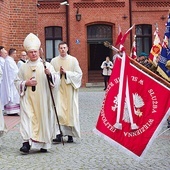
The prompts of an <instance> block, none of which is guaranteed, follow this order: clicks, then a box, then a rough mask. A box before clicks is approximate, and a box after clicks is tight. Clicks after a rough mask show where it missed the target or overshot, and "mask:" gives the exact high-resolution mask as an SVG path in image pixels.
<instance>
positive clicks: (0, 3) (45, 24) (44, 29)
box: [0, 0, 170, 86]
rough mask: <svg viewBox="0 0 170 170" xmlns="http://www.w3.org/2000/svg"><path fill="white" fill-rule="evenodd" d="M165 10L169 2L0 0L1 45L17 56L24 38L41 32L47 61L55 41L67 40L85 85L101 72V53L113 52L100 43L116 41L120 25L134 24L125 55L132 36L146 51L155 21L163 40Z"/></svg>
mask: <svg viewBox="0 0 170 170" xmlns="http://www.w3.org/2000/svg"><path fill="white" fill-rule="evenodd" d="M169 9H170V1H169V0H67V1H64V0H0V25H1V27H0V45H3V46H5V47H6V49H7V50H8V49H9V48H10V47H14V48H16V49H17V51H18V54H19V53H20V51H21V50H23V46H22V43H23V40H24V38H25V37H26V35H27V34H28V33H30V32H32V33H34V34H37V35H38V36H39V38H40V40H41V42H42V48H43V49H44V51H45V54H46V59H47V60H49V61H50V59H51V58H53V57H54V56H56V55H57V54H58V50H57V44H58V42H59V41H60V40H64V41H67V42H68V44H69V47H70V48H69V53H70V54H71V55H73V56H75V57H76V58H77V59H78V60H79V62H80V66H81V68H82V70H83V86H85V85H86V83H88V82H92V81H95V78H96V77H98V75H100V73H101V69H100V65H101V62H102V61H103V60H105V57H106V56H107V55H109V56H110V57H112V56H113V54H114V52H113V51H112V50H110V49H109V48H106V47H105V46H104V45H103V43H104V42H105V41H109V42H110V43H111V44H115V41H116V38H117V35H118V28H119V25H120V27H121V30H122V32H123V33H125V31H126V30H127V29H128V28H129V27H130V26H132V25H133V24H135V27H134V29H133V30H132V32H131V34H130V35H129V36H128V37H127V40H126V42H125V44H124V45H125V48H126V52H127V53H128V54H129V53H130V49H131V44H132V41H133V35H136V42H137V53H138V54H139V53H140V52H142V51H144V52H146V53H149V51H150V48H151V46H152V42H153V32H154V31H155V23H157V24H158V27H159V34H160V38H161V39H162V38H163V35H164V31H165V23H166V22H167V15H168V11H169ZM76 15H77V17H80V16H81V18H79V19H80V21H79V20H78V18H77V19H76ZM93 72H94V73H93ZM100 77H101V75H100ZM98 81H99V80H98Z"/></svg>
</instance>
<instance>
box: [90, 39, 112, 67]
mask: <svg viewBox="0 0 170 170" xmlns="http://www.w3.org/2000/svg"><path fill="white" fill-rule="evenodd" d="M103 43H104V42H103ZM103 43H102V44H97V43H96V44H89V52H90V54H89V70H101V68H100V66H101V64H102V62H103V61H104V60H105V58H106V56H109V57H111V55H112V54H111V52H112V51H111V50H110V49H109V48H107V47H105V46H104V45H103Z"/></svg>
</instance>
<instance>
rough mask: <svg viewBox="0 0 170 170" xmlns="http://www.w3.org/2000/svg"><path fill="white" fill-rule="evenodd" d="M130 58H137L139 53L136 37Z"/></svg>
mask: <svg viewBox="0 0 170 170" xmlns="http://www.w3.org/2000/svg"><path fill="white" fill-rule="evenodd" d="M130 57H131V58H133V59H136V58H137V53H136V35H134V40H133V44H132V49H131V53H130Z"/></svg>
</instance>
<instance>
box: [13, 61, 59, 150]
mask: <svg viewBox="0 0 170 170" xmlns="http://www.w3.org/2000/svg"><path fill="white" fill-rule="evenodd" d="M46 67H47V68H48V69H49V70H50V72H51V75H52V81H53V87H51V89H52V92H53V89H54V86H55V88H57V86H58V84H57V83H59V81H60V80H59V75H57V73H56V72H55V70H54V68H53V66H52V65H51V64H50V63H46ZM30 78H35V79H36V80H37V85H36V87H35V91H32V87H29V86H28V87H26V86H25V82H26V80H29V79H30ZM15 83H16V86H17V89H18V91H19V93H20V96H21V102H20V105H21V125H20V132H21V135H22V137H23V140H25V141H28V140H29V141H31V144H32V145H33V146H34V148H37V149H39V148H40V147H43V148H44V149H48V148H50V146H51V141H52V139H53V138H54V136H55V134H56V115H55V112H54V105H53V102H52V98H51V93H50V88H49V84H48V81H47V77H46V74H45V73H44V65H43V62H42V60H41V59H38V61H36V62H31V61H28V62H27V63H24V64H23V65H22V66H21V67H20V70H19V74H18V78H17V79H16V81H15ZM40 143H41V144H44V145H43V146H42V145H41V146H40ZM38 144H39V145H38ZM33 146H32V147H33Z"/></svg>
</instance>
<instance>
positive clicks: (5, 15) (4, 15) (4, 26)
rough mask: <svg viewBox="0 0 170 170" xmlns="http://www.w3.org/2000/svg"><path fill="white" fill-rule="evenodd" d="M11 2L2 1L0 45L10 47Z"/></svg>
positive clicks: (0, 5)
mask: <svg viewBox="0 0 170 170" xmlns="http://www.w3.org/2000/svg"><path fill="white" fill-rule="evenodd" d="M9 9H10V8H9V1H7V2H4V1H0V45H2V46H4V47H8V42H9V36H8V35H9V21H10V15H9Z"/></svg>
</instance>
